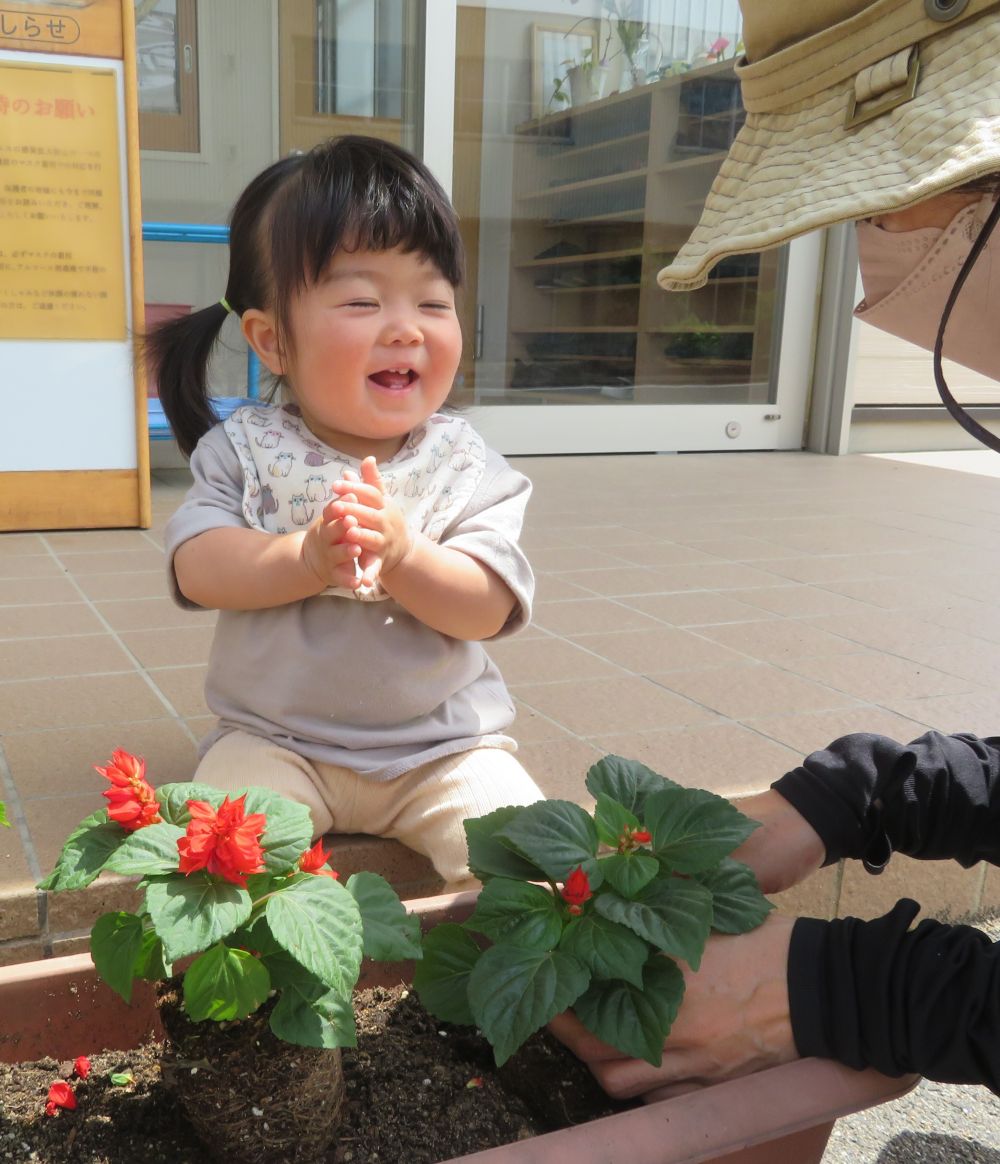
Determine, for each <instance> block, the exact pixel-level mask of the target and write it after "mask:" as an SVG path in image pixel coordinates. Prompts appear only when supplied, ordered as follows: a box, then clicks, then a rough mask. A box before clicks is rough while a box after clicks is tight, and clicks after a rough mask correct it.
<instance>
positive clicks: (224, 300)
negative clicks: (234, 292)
mask: <svg viewBox="0 0 1000 1164" xmlns="http://www.w3.org/2000/svg"><path fill="white" fill-rule="evenodd" d="M219 302H220V303H221V304H222V306H223V307H224V308H225V309H226V314H227V315H233V314H235V312H234V311H233V309H232V308H231V307H230V306H229V300H228V299H227V298H226V297H225V295H223V297H222V298H221V299H220V300H219Z"/></svg>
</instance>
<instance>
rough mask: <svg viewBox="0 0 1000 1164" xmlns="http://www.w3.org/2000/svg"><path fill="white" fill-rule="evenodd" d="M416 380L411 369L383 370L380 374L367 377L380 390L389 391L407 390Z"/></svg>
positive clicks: (373, 373)
mask: <svg viewBox="0 0 1000 1164" xmlns="http://www.w3.org/2000/svg"><path fill="white" fill-rule="evenodd" d="M417 378H418V377H417V373H416V372H414V371H413V369H412V368H384V369H383V370H382V371H381V372H372V373H371V375H370V376H369V377H368V379H369V380H372V381H374V382H375V383H376V384H377V385H378V386H379V387H380V388H388V389H390V390H391V391H401V390H402V389H404V388H409V387H410V385H411V384H413V383H414V382H415V381H416V380H417Z"/></svg>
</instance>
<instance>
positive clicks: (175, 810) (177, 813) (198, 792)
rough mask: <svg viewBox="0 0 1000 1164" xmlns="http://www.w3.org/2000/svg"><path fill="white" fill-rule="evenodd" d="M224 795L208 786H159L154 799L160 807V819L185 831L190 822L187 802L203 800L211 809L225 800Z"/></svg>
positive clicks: (220, 790)
mask: <svg viewBox="0 0 1000 1164" xmlns="http://www.w3.org/2000/svg"><path fill="white" fill-rule="evenodd" d="M226 795H227V794H226V793H225V792H223V791H222V789H221V788H212V787H211V786H210V785H208V784H195V783H193V782H190V781H189V782H187V783H184V784H161V785H160V787H159V788H157V790H156V799H157V801H158V803H159V805H160V818H161V819H162V820H164V821H165V822H166V823H167V824H172V825H177V827H178V828H182V829H186V828H187V826H188V822H189V821H190V820H191V813H190V812H188V806H187V802H188V801H189V800H205V801H207V802H208V803H209V804H210V805H211V806H212V807H213V808H218V807H219V805H220V804H221V803H222V802H223V801H224V800H225V799H226Z"/></svg>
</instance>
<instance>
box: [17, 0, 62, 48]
mask: <svg viewBox="0 0 1000 1164" xmlns="http://www.w3.org/2000/svg"><path fill="white" fill-rule="evenodd" d="M79 39H80V25H79V24H77V22H76V21H75V20H74V19H73V17H72V16H54V15H52V14H51V13H48V14H46V15H44V16H32V15H31V14H30V13H27V12H11V11H9V10H8V9H5V8H0V47H6V48H19V47H20V46H21V45H24V44H30V45H31V46H32V48H42V47H43V46H45V45H56V44H74V43H75V42H76V41H78V40H79Z"/></svg>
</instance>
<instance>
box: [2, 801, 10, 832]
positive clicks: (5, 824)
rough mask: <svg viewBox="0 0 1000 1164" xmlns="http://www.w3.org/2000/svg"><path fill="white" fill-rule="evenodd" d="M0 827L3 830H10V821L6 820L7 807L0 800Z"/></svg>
mask: <svg viewBox="0 0 1000 1164" xmlns="http://www.w3.org/2000/svg"><path fill="white" fill-rule="evenodd" d="M0 825H3V827H4V828H5V829H9V828H10V821H9V820H8V819H7V806H6V805H5V804H4V802H3V801H2V800H0Z"/></svg>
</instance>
